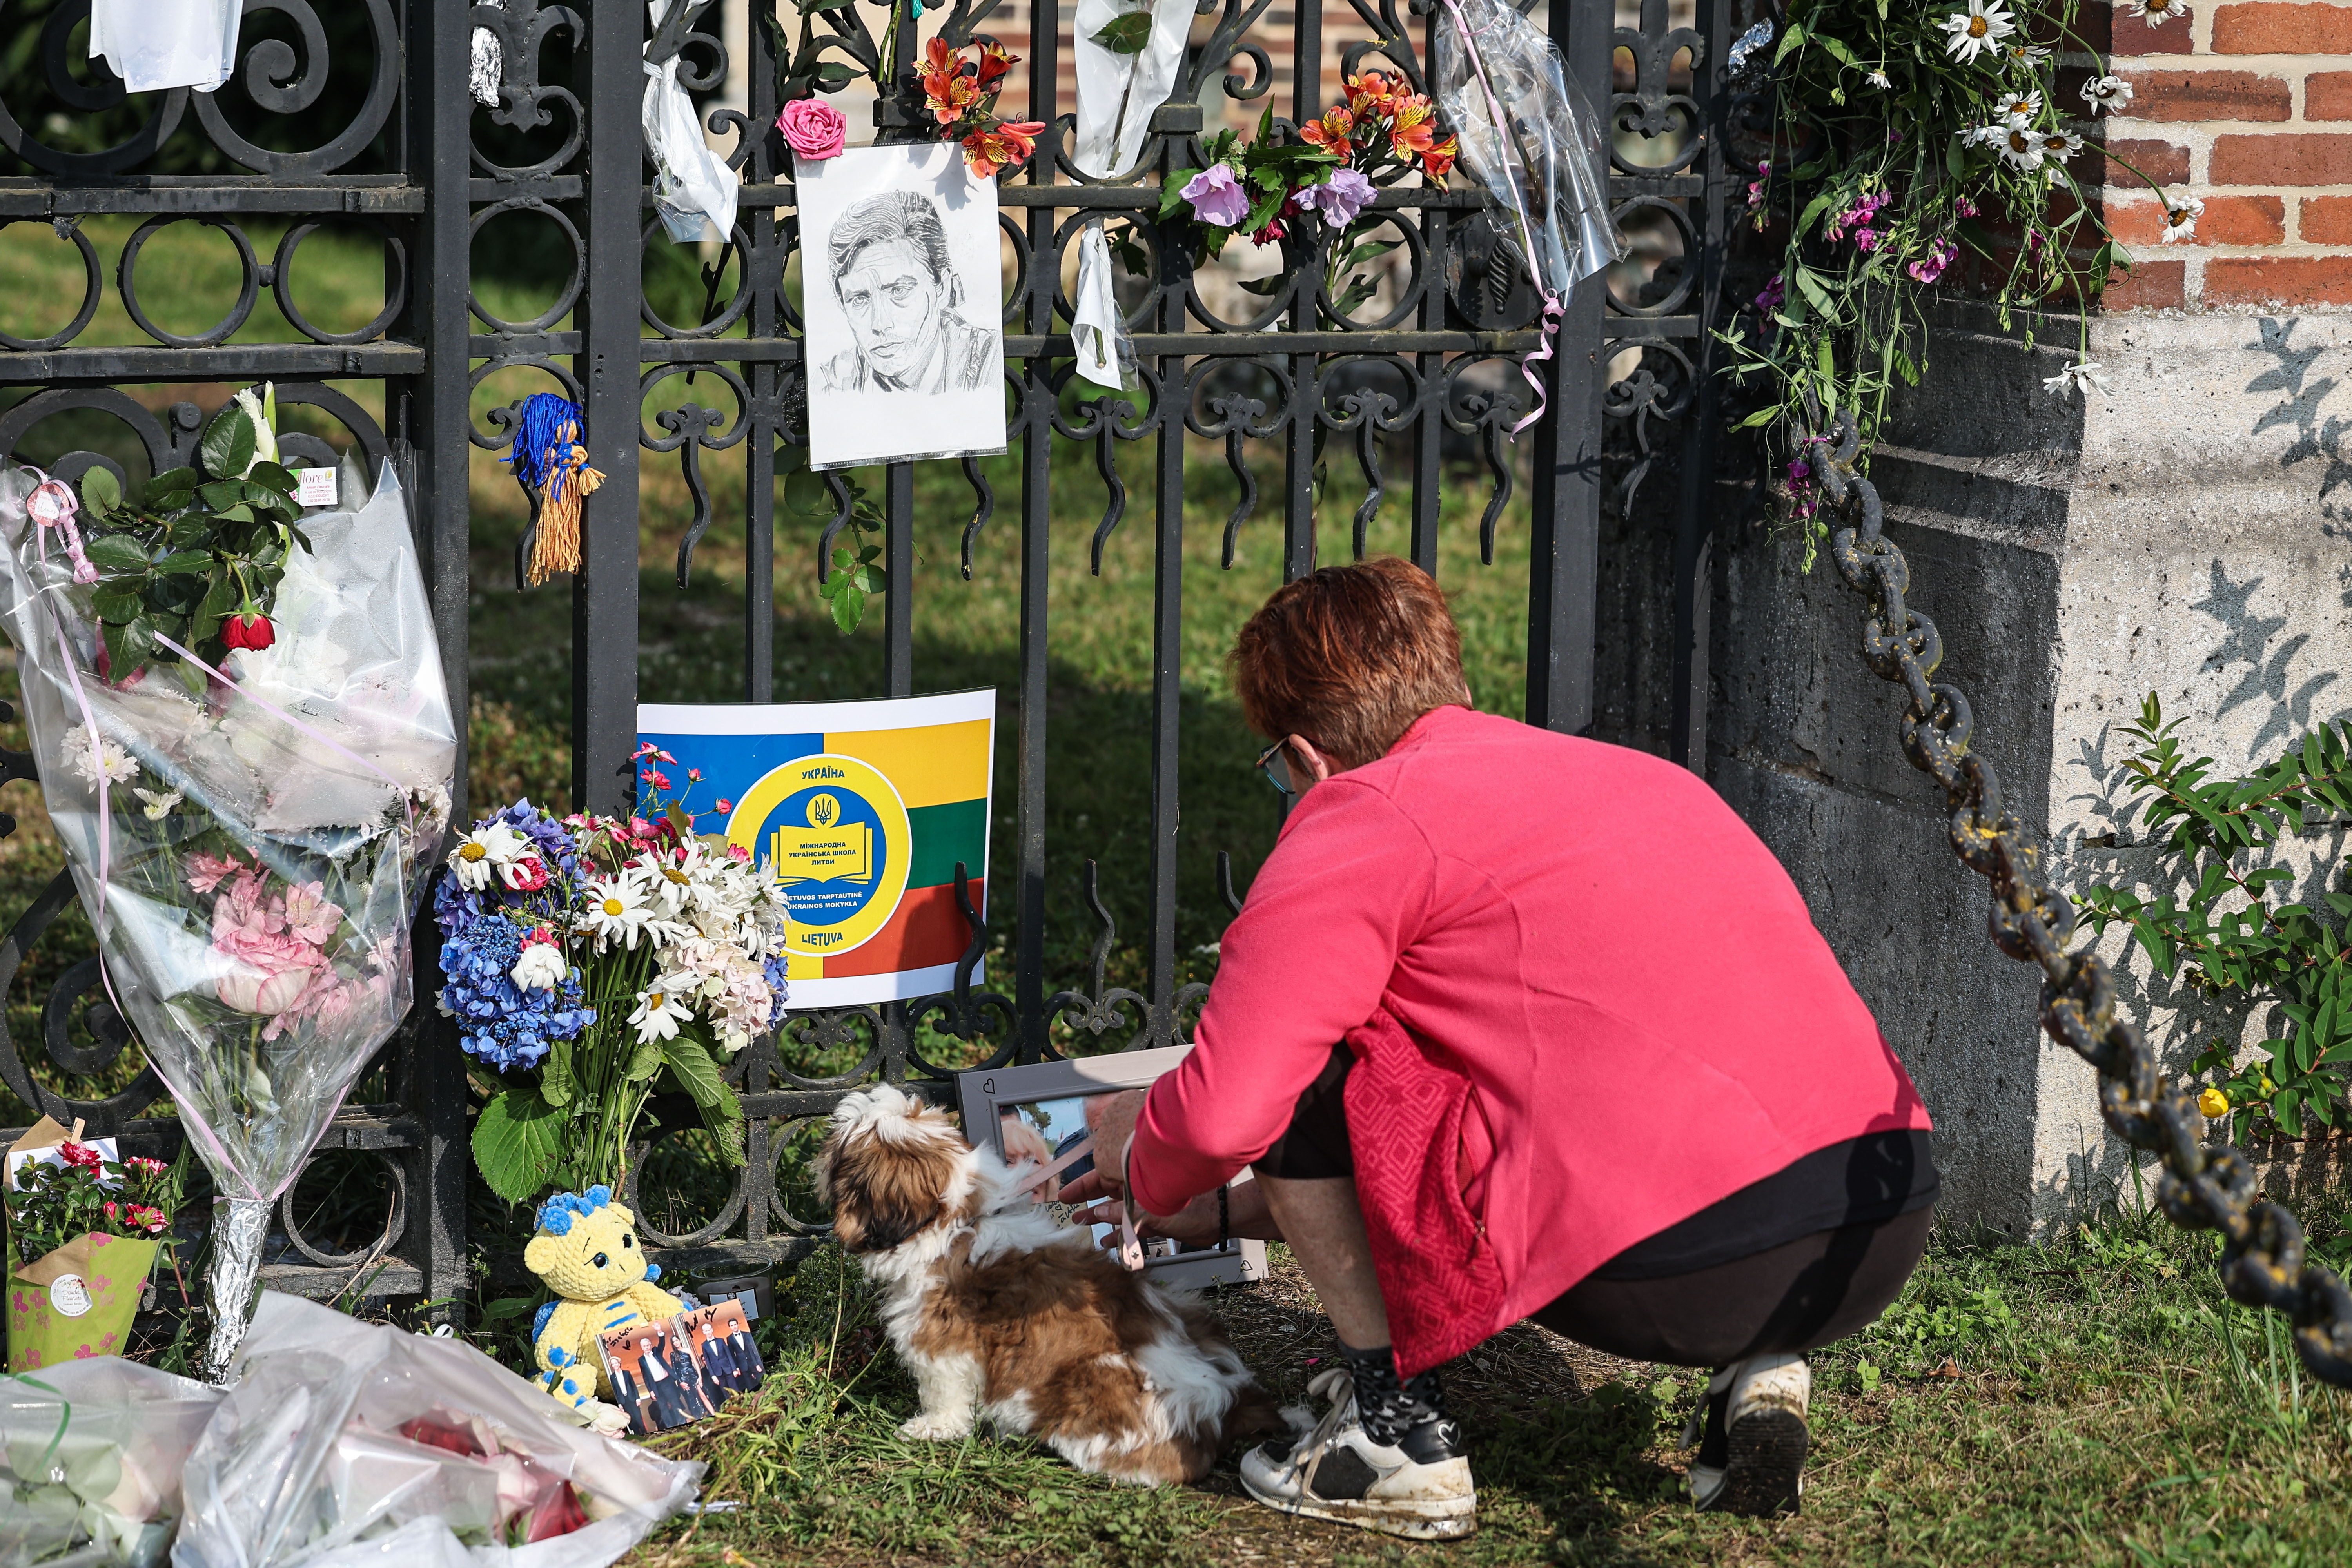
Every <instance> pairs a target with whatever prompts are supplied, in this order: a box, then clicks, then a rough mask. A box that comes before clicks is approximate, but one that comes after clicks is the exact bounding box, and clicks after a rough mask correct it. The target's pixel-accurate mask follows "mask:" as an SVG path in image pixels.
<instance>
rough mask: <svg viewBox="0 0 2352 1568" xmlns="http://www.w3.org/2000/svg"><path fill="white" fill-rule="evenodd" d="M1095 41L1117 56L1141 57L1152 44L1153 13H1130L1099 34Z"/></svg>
mask: <svg viewBox="0 0 2352 1568" xmlns="http://www.w3.org/2000/svg"><path fill="white" fill-rule="evenodd" d="M1094 41H1095V42H1096V43H1097V44H1098V45H1100V46H1101V47H1104V48H1106V49H1108V50H1109V51H1110V52H1111V53H1113V54H1115V55H1139V54H1141V53H1142V52H1143V47H1144V46H1145V45H1146V44H1149V43H1150V42H1151V13H1150V12H1149V11H1130V12H1129V13H1128V14H1127V15H1126V16H1121V17H1119V18H1118V20H1117V21H1115V22H1113V23H1111V24H1110V26H1107V27H1105V28H1104V29H1103V30H1102V31H1101V32H1099V33H1097V34H1096V35H1095V36H1094Z"/></svg>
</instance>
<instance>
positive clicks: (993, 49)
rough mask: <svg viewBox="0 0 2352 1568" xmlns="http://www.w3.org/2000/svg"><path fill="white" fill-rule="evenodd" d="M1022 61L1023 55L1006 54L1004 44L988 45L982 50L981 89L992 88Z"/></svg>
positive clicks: (985, 90) (987, 89)
mask: <svg viewBox="0 0 2352 1568" xmlns="http://www.w3.org/2000/svg"><path fill="white" fill-rule="evenodd" d="M936 41H937V40H934V42H936ZM1020 63H1021V57H1020V56H1019V55H1009V54H1006V53H1005V52H1004V46H1003V45H1002V44H995V43H992V44H990V45H988V46H987V47H985V48H983V49H982V50H981V51H980V90H981V91H982V92H988V91H991V90H992V89H994V88H995V86H996V84H997V83H998V82H1000V81H1002V80H1003V79H1004V73H1005V72H1007V71H1009V70H1011V69H1012V68H1013V67H1014V66H1017V65H1019V64H1020Z"/></svg>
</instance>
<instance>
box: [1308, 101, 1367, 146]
mask: <svg viewBox="0 0 2352 1568" xmlns="http://www.w3.org/2000/svg"><path fill="white" fill-rule="evenodd" d="M1355 129H1356V117H1355V116H1354V115H1353V114H1350V113H1349V111H1348V110H1345V109H1343V108H1341V107H1339V105H1337V104H1334V105H1333V106H1332V107H1331V108H1330V109H1329V110H1326V111H1325V113H1324V115H1323V118H1322V119H1320V120H1310V121H1307V123H1306V124H1304V125H1302V126H1300V127H1299V128H1298V139H1299V140H1300V141H1301V142H1307V143H1309V144H1311V145H1313V146H1317V147H1320V148H1322V149H1323V151H1325V152H1326V153H1337V154H1338V155H1339V157H1340V158H1341V159H1345V158H1347V157H1348V156H1349V154H1350V153H1353V152H1354V151H1355V143H1354V142H1352V141H1351V140H1349V138H1350V137H1351V136H1353V134H1354V133H1355Z"/></svg>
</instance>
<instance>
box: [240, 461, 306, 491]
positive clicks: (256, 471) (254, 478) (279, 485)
mask: <svg viewBox="0 0 2352 1568" xmlns="http://www.w3.org/2000/svg"><path fill="white" fill-rule="evenodd" d="M245 482H246V483H247V484H248V485H262V486H265V487H267V488H268V489H272V490H275V491H276V492H277V493H278V494H279V495H285V496H291V495H299V494H300V493H301V489H302V484H301V481H300V480H299V479H296V478H295V477H294V476H293V475H292V474H291V473H289V472H288V471H287V470H286V469H285V468H282V467H280V466H279V465H278V464H276V463H256V464H254V465H253V472H251V473H249V474H247V475H246V476H245Z"/></svg>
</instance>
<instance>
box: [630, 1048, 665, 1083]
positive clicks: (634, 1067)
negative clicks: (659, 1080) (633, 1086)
mask: <svg viewBox="0 0 2352 1568" xmlns="http://www.w3.org/2000/svg"><path fill="white" fill-rule="evenodd" d="M661 1068H662V1047H661V1042H660V1041H659V1040H640V1041H639V1042H637V1046H636V1048H635V1050H634V1051H632V1052H631V1053H630V1055H629V1068H628V1071H627V1073H626V1074H625V1077H626V1078H627V1079H628V1080H629V1081H630V1082H631V1083H643V1082H645V1081H646V1079H649V1078H651V1077H653V1076H654V1074H656V1073H657V1072H659V1071H661Z"/></svg>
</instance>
